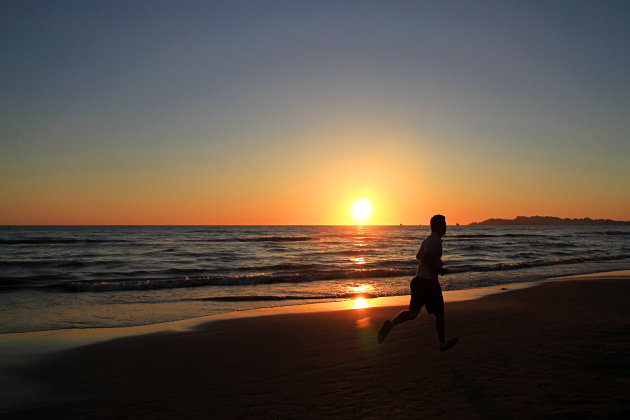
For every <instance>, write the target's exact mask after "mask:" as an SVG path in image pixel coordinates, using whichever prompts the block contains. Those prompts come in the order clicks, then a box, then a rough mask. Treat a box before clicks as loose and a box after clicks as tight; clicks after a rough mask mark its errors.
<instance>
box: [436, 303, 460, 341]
mask: <svg viewBox="0 0 630 420" xmlns="http://www.w3.org/2000/svg"><path fill="white" fill-rule="evenodd" d="M444 324H445V322H444V312H442V313H439V314H435V332H437V335H438V339H439V340H440V351H445V350H448V349H450V348H451V347H453V346H455V344H457V338H451V339H450V340H448V341H446V327H445V325H444Z"/></svg>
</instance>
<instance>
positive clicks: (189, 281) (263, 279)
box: [13, 254, 630, 292]
mask: <svg viewBox="0 0 630 420" xmlns="http://www.w3.org/2000/svg"><path fill="white" fill-rule="evenodd" d="M628 258H630V255H628V254H617V255H593V256H589V257H571V258H564V259H562V258H556V259H550V260H543V259H536V260H533V261H532V260H529V261H523V262H515V263H496V264H468V265H459V266H451V267H450V272H451V273H469V272H494V271H506V270H518V269H527V268H536V267H549V266H555V265H567V264H579V263H588V262H601V261H611V260H622V259H628ZM401 263H405V261H394V262H392V264H395V265H398V264H401ZM378 264H383V263H378ZM181 271H183V270H177V272H181ZM415 273H416V267H415V264H414V265H413V266H411V265H410V266H409V267H400V266H397V267H392V268H366V269H358V270H357V269H332V270H316V269H311V270H308V269H304V270H301V271H299V272H288V273H257V274H248V275H232V276H227V275H224V276H220V275H214V276H211V275H186V276H184V277H183V278H182V277H176V278H141V279H139V278H127V279H124V278H123V279H109V280H83V281H66V282H63V283H56V284H52V285H47V286H42V287H44V288H47V289H56V290H62V291H67V292H106V291H125V290H154V289H175V288H187V287H207V286H247V285H252V286H255V285H263V284H276V283H307V282H315V281H331V280H347V279H367V278H391V277H405V276H409V277H412V276H414V275H415ZM133 274H134V275H137V276H140V275H143V274H147V273H145V272H142V271H137V272H134V273H133ZM153 274H155V273H153ZM13 280H15V279H13Z"/></svg>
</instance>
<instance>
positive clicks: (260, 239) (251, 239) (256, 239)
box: [188, 236, 317, 242]
mask: <svg viewBox="0 0 630 420" xmlns="http://www.w3.org/2000/svg"><path fill="white" fill-rule="evenodd" d="M316 239H317V238H314V237H312V236H254V237H244V238H243V237H234V238H211V239H200V240H197V239H194V240H189V241H188V242H305V241H314V240H316Z"/></svg>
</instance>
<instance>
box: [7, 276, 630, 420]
mask: <svg viewBox="0 0 630 420" xmlns="http://www.w3.org/2000/svg"><path fill="white" fill-rule="evenodd" d="M629 297H630V276H628V275H627V274H626V275H622V274H617V275H607V276H599V277H598V276H595V277H590V278H589V279H587V280H568V281H558V282H550V283H545V284H542V285H540V286H536V287H532V288H528V289H522V290H516V291H510V292H506V293H502V294H498V295H491V296H487V297H484V298H482V299H478V300H471V301H460V302H452V303H447V305H446V317H447V334H448V336H450V337H452V336H458V337H459V339H460V342H459V344H458V345H457V346H456V347H455V348H453V349H451V350H449V351H448V352H445V353H441V352H440V351H439V349H438V344H437V339H436V335H435V331H434V327H433V317H431V316H429V315H427V314H426V313H425V312H422V314H421V315H420V316H419V317H418V318H417V319H416V320H415V321H410V322H408V323H405V324H402V325H400V326H397V327H396V328H395V329H394V330H393V331H392V332H391V333H390V335H389V336H388V337H387V339H386V340H385V342H384V343H383V344H380V345H379V344H377V343H376V332H377V331H378V329H379V328H380V326H381V325H382V323H383V321H384V320H385V319H387V318H392V317H393V316H394V315H395V314H396V313H397V312H398V311H399V310H400V309H402V308H400V307H379V308H364V309H351V310H344V311H331V312H324V313H304V314H289V315H273V316H264V317H255V318H246V319H232V320H224V321H219V322H213V323H209V324H205V325H201V326H199V327H197V328H195V329H194V330H192V331H178V332H160V333H154V334H148V335H140V336H132V337H126V338H120V339H115V340H111V341H107V342H101V343H96V344H91V345H87V346H83V347H77V348H73V349H70V350H64V351H61V352H57V353H55V354H52V355H48V356H45V357H41V358H40V359H39V360H38V361H37V362H34V363H31V364H29V365H26V366H24V365H21V366H16V367H15V368H13V369H12V371H11V372H10V374H11V378H12V380H13V383H14V384H15V387H14V389H13V392H14V394H16V395H18V396H19V395H21V396H22V397H21V400H20V399H19V397H16V398H18V399H16V400H15V401H14V404H12V405H11V406H6V407H5V408H4V409H3V410H0V414H2V415H3V417H4V418H11V417H25V418H31V417H38V416H39V417H42V418H69V417H73V416H86V417H89V418H121V417H132V418H139V417H144V418H171V417H176V416H182V417H199V418H243V417H256V418H322V417H334V418H343V417H346V418H383V417H386V416H388V417H391V418H419V417H422V418H425V417H444V418H476V417H483V418H493V417H497V418H535V417H541V416H544V417H562V418H565V417H583V416H586V417H597V418H602V417H628V416H630V392H628V390H630V304H629ZM22 388H23V389H24V390H25V392H24V393H21V392H20V390H21V389H22ZM26 390H28V392H26Z"/></svg>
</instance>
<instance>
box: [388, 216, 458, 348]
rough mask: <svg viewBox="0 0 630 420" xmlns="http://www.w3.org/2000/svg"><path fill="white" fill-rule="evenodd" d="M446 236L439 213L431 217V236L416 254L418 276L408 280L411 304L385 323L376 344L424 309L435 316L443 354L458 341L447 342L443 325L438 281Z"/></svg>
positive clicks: (444, 225)
mask: <svg viewBox="0 0 630 420" xmlns="http://www.w3.org/2000/svg"><path fill="white" fill-rule="evenodd" d="M445 234H446V219H445V217H444V216H442V215H441V214H436V215H435V216H433V217H432V218H431V235H429V236H428V237H427V238H426V239H425V240H424V241H422V245H421V246H420V249H419V250H418V253H417V254H416V258H417V259H418V260H420V265H419V266H418V273H417V274H416V277H414V278H413V279H412V280H411V285H410V287H411V301H410V302H409V310H408V311H402V312H401V313H399V314H398V315H396V318H394V319H393V320H391V321H385V324H383V327H382V328H381V330H380V331H379V332H378V342H379V343H382V342H383V340H384V339H385V337H386V336H387V334H388V333H389V332H390V331H391V329H392V327H393V326H394V325H397V324H400V323H401V322H405V321H408V320H411V319H416V317H417V316H418V313H419V312H420V310H421V309H422V307H423V306H425V305H426V307H427V312H428V313H430V314H434V315H435V330H436V332H437V335H438V338H439V340H440V350H441V351H445V350H448V349H450V348H451V347H453V346H454V345H455V344H457V338H452V339H450V340H448V341H447V340H446V333H445V326H444V298H443V297H442V289H441V287H440V283H439V282H438V275H442V276H443V275H444V274H446V273H447V271H448V270H447V269H446V268H444V267H442V265H443V264H442V259H441V258H442V236H444V235H445Z"/></svg>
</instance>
